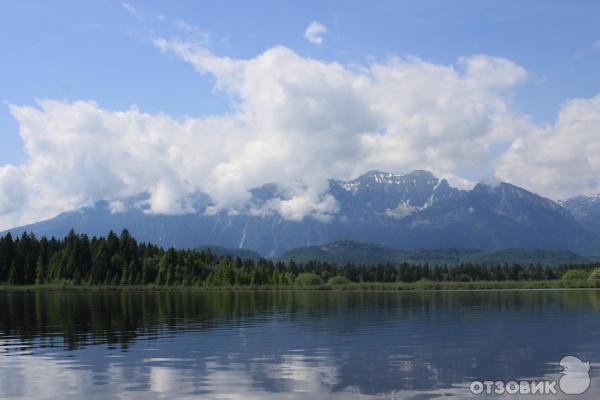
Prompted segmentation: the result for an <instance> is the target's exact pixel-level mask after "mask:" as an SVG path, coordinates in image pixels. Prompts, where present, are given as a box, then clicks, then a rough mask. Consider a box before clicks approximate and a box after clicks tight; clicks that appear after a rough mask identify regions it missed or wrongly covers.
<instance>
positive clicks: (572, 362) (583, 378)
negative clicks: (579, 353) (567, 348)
mask: <svg viewBox="0 0 600 400" xmlns="http://www.w3.org/2000/svg"><path fill="white" fill-rule="evenodd" d="M560 366H561V367H563V371H562V372H561V373H562V376H561V377H560V380H559V381H558V386H560V390H562V391H563V393H565V394H582V393H583V392H585V391H586V390H588V388H589V387H590V362H589V361H587V362H583V361H581V360H580V359H579V358H577V357H575V356H566V357H563V359H562V360H560Z"/></svg>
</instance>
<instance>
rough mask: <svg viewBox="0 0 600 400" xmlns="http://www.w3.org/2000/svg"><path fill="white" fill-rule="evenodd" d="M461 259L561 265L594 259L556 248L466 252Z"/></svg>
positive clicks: (501, 262) (494, 262) (467, 260)
mask: <svg viewBox="0 0 600 400" xmlns="http://www.w3.org/2000/svg"><path fill="white" fill-rule="evenodd" d="M462 261H463V262H472V263H477V264H488V265H489V264H504V263H508V264H513V263H517V264H521V265H527V264H537V263H540V264H542V265H562V264H585V263H589V262H594V261H596V260H595V259H593V258H590V257H583V256H580V255H578V254H575V253H572V252H570V251H566V250H558V249H505V250H493V251H485V252H481V253H475V254H468V255H465V256H464V257H463V258H462Z"/></svg>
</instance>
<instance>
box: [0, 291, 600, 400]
mask: <svg viewBox="0 0 600 400" xmlns="http://www.w3.org/2000/svg"><path fill="white" fill-rule="evenodd" d="M599 306H600V292H598V291H591V290H590V291H533V292H520V291H498V292H430V293H429V292H419V293H383V292H381V293H376V292H357V293H336V292H277V293H234V292H228V293H226V292H218V293H216V292H215V293H193V292H178V293H167V292H156V293H148V292H140V293H136V292H115V293H98V292H30V293H24V292H13V293H9V292H1V293H0V398H3V397H7V398H35V399H38V398H57V397H58V398H81V397H84V396H85V397H90V398H96V397H97V398H144V399H147V398H215V399H216V398H218V399H229V398H231V399H236V398H244V399H248V398H250V399H252V398H257V399H259V398H260V399H262V398H343V399H345V398H370V397H373V398H382V397H383V398H392V397H396V398H406V397H416V398H430V397H444V396H448V395H456V396H459V397H465V396H467V395H468V382H470V381H471V380H473V379H478V380H484V379H493V380H497V379H507V380H509V379H521V378H522V379H525V378H538V379H539V378H541V377H544V376H550V377H552V376H554V377H556V376H558V373H559V371H560V368H559V366H558V364H557V363H558V361H559V360H560V359H561V358H562V356H563V355H566V354H573V355H578V356H580V357H582V358H584V359H586V360H590V361H592V363H595V362H597V361H600V341H599V340H598V339H599V337H598V336H599V335H600V329H599V328H600V320H599V319H598V315H599V314H598V310H599ZM596 371H597V369H596V368H595V365H594V366H593V367H592V371H591V372H592V389H591V390H590V391H588V393H587V394H586V395H589V396H590V397H589V398H596V397H597V395H598V394H600V389H598V387H597V386H596V384H595V380H594V377H595V376H596Z"/></svg>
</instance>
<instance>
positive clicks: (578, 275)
mask: <svg viewBox="0 0 600 400" xmlns="http://www.w3.org/2000/svg"><path fill="white" fill-rule="evenodd" d="M589 275H590V274H589V272H587V271H584V270H582V269H572V270H569V271H567V272H565V273H564V274H563V276H562V279H563V280H565V281H585V280H586V279H588V277H589Z"/></svg>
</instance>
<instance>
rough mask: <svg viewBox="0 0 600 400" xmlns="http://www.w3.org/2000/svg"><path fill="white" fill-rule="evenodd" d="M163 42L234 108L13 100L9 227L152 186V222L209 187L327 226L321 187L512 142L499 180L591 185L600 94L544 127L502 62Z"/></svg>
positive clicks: (570, 188) (330, 204)
mask: <svg viewBox="0 0 600 400" xmlns="http://www.w3.org/2000/svg"><path fill="white" fill-rule="evenodd" d="M155 45H156V46H157V47H158V48H159V49H160V50H161V51H163V52H165V53H169V54H174V55H176V56H178V57H180V58H181V59H182V60H184V61H186V62H188V63H190V64H191V65H193V67H194V68H195V69H196V70H197V71H198V72H199V73H201V74H209V75H211V76H213V77H214V85H215V89H216V90H218V91H221V92H224V93H226V94H228V96H229V98H230V108H229V111H228V112H227V113H225V114H223V115H215V116H209V117H202V118H185V119H175V118H173V117H171V116H169V115H166V114H148V113H144V112H143V111H141V110H139V109H138V108H136V107H132V108H130V109H128V110H125V111H113V110H106V109H103V108H102V107H101V106H100V105H98V104H96V103H95V102H93V101H74V102H62V101H56V100H39V101H38V103H37V105H36V106H18V105H10V112H11V113H12V115H13V116H14V118H15V119H16V120H17V121H18V123H19V126H20V135H21V137H22V138H23V140H24V142H25V146H26V151H27V154H28V156H29V159H28V162H27V163H26V164H24V165H21V166H12V165H4V166H0V190H1V192H2V194H3V195H2V197H0V227H2V228H8V227H11V226H15V225H19V224H24V223H30V222H34V221H37V220H40V219H44V218H49V217H52V216H54V215H55V214H57V213H59V212H61V211H65V210H72V209H76V208H78V207H81V206H84V205H89V204H91V203H93V202H94V201H97V200H100V199H105V200H117V199H119V198H122V197H125V196H130V195H133V194H136V193H139V192H144V191H148V192H149V193H150V194H151V196H150V200H149V204H148V206H149V209H150V212H153V213H158V214H184V213H189V212H193V211H194V207H193V203H192V196H193V194H194V193H197V192H199V191H201V192H205V193H208V194H209V195H210V196H211V197H212V199H213V200H214V202H215V204H214V207H212V208H211V209H210V212H217V211H219V210H222V209H230V210H232V211H231V212H252V213H256V214H264V213H272V212H277V213H279V214H281V215H282V216H283V217H284V218H287V219H293V220H299V219H302V218H305V217H314V218H318V219H322V220H327V219H329V218H331V215H332V214H334V213H335V212H336V210H337V204H336V202H335V200H334V199H333V198H331V197H330V196H327V195H326V194H325V192H326V189H327V187H328V181H327V179H328V178H332V177H333V178H340V179H348V178H352V177H355V176H356V175H358V174H360V173H362V172H365V171H367V170H370V169H381V170H388V171H395V172H407V171H410V170H413V169H428V170H432V171H433V172H435V173H437V174H438V175H440V176H445V177H448V178H451V179H454V181H456V182H458V181H460V179H461V178H460V177H461V176H465V174H467V175H469V174H471V175H472V174H477V173H478V172H479V171H481V169H482V167H484V166H486V165H489V163H490V154H491V150H492V148H493V146H494V145H496V144H498V143H507V142H508V143H512V146H511V147H510V148H509V149H508V150H507V151H506V152H505V153H504V154H502V155H501V157H500V158H499V159H498V160H497V162H496V164H495V168H496V170H497V175H498V176H500V177H502V178H503V179H506V180H509V181H513V182H516V183H518V184H523V185H525V186H526V187H528V188H531V189H533V190H538V191H540V192H542V193H544V194H547V195H552V196H556V195H560V196H564V195H567V194H574V193H579V192H583V191H589V190H593V189H596V188H597V181H596V180H595V178H594V176H598V174H599V173H600V163H599V161H598V157H596V158H594V156H593V155H594V154H598V150H600V135H598V133H597V130H595V129H597V128H595V127H597V126H598V123H597V122H598V116H599V115H600V100H599V98H598V97H597V98H593V99H587V100H585V99H583V100H573V101H570V102H568V103H566V104H565V106H564V108H563V110H562V111H561V113H560V116H559V119H558V121H557V123H556V124H555V125H551V126H547V127H538V126H535V125H534V124H532V123H531V122H530V121H529V120H528V119H527V118H526V117H525V116H522V115H519V114H518V113H515V112H514V111H512V110H511V108H510V99H511V93H512V92H513V91H514V89H515V88H516V87H517V86H518V85H519V83H521V82H523V81H524V80H525V79H526V77H527V72H526V70H525V69H524V68H523V67H521V66H519V65H517V64H515V63H514V62H512V61H510V60H508V59H505V58H500V57H492V56H487V55H476V56H471V57H463V58H459V59H458V60H457V61H456V63H454V64H453V65H439V64H435V63H431V62H428V61H425V60H422V59H419V58H415V57H409V58H397V57H392V58H390V59H388V60H386V61H384V62H372V63H369V64H366V65H363V66H360V67H350V66H346V65H342V64H339V63H335V62H324V61H320V60H317V59H313V58H310V57H304V56H300V55H298V54H297V53H295V52H294V51H293V50H291V49H289V48H286V47H282V46H279V47H274V48H270V49H268V50H266V51H264V52H263V53H261V54H258V55H257V56H256V57H254V58H250V59H235V58H229V57H221V56H218V55H215V54H213V53H212V52H211V51H209V50H208V49H206V48H205V47H203V45H199V44H196V43H191V42H186V41H178V40H167V39H164V38H158V39H156V40H155ZM582 151H583V152H584V153H585V155H584V156H582ZM594 152H595V153H594ZM265 183H275V184H277V185H278V186H279V187H280V188H281V190H282V192H283V195H282V197H281V198H280V199H276V200H274V201H271V202H268V203H267V204H266V205H264V208H262V209H260V210H252V209H248V200H249V199H250V193H249V190H250V189H251V188H254V187H257V186H260V185H262V184H265ZM557 185H559V186H557ZM114 204H116V205H119V203H118V202H116V203H114ZM120 210H122V207H120V206H119V207H117V206H115V212H119V211H120Z"/></svg>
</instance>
